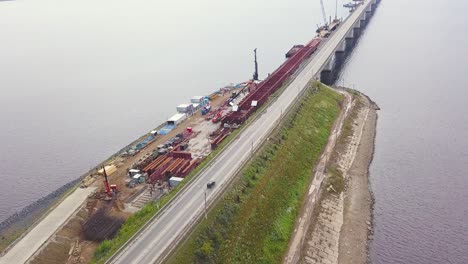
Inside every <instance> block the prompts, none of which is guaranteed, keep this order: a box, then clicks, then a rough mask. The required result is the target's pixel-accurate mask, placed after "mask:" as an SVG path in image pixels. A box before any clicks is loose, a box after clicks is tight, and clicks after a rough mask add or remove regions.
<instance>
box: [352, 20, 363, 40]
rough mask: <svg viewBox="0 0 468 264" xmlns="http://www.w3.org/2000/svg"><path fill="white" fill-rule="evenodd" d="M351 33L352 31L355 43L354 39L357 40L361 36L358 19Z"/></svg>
mask: <svg viewBox="0 0 468 264" xmlns="http://www.w3.org/2000/svg"><path fill="white" fill-rule="evenodd" d="M352 31H353V39H354V41H356V39H357V38H359V36H360V35H361V20H360V19H358V20H357V21H356V23H354V26H353V30H352Z"/></svg>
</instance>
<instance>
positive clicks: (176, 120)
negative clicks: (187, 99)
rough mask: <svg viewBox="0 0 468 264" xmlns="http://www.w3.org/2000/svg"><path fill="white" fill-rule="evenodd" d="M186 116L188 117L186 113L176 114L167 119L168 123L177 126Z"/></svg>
mask: <svg viewBox="0 0 468 264" xmlns="http://www.w3.org/2000/svg"><path fill="white" fill-rule="evenodd" d="M186 118H187V115H186V114H182V113H179V114H175V115H173V116H172V117H171V118H169V119H168V120H167V124H168V125H174V126H176V125H178V124H180V123H182V122H183V121H184V120H185V119H186Z"/></svg>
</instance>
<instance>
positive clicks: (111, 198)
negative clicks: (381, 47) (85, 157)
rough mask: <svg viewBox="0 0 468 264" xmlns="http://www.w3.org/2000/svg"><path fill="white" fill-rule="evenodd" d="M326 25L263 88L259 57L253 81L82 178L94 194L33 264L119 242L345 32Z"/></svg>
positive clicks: (195, 101) (186, 107) (200, 105)
mask: <svg viewBox="0 0 468 264" xmlns="http://www.w3.org/2000/svg"><path fill="white" fill-rule="evenodd" d="M324 20H325V25H324V26H322V27H319V29H318V30H317V36H316V37H314V38H313V39H312V40H311V41H310V42H308V43H307V44H305V45H295V46H294V47H293V48H292V49H291V50H290V51H288V52H287V54H286V60H285V62H284V63H283V64H282V65H281V66H279V67H278V69H277V70H275V71H274V72H272V73H271V74H269V75H268V77H267V78H266V79H265V80H261V81H260V80H258V64H257V54H256V50H254V55H255V57H254V63H255V71H254V74H253V78H252V79H250V80H249V81H245V82H242V83H238V84H233V85H228V86H226V87H223V88H220V89H219V90H217V91H215V92H214V93H212V94H210V95H207V96H195V97H193V98H191V100H190V103H188V104H181V105H179V106H177V108H176V109H177V114H175V115H174V116H172V117H171V118H169V119H168V120H167V122H165V123H164V124H162V125H160V126H159V127H157V128H155V129H154V130H152V131H150V132H149V133H147V134H146V135H144V136H142V137H141V138H140V139H139V140H137V141H135V142H134V143H132V144H131V145H130V146H128V147H127V148H126V149H124V150H122V151H121V152H120V153H118V155H115V156H114V158H112V159H110V160H108V161H106V162H105V163H104V164H102V166H99V167H97V168H96V169H94V170H93V171H91V172H90V173H89V174H88V175H86V176H85V177H83V179H82V181H81V184H80V186H79V188H82V189H87V188H95V191H93V192H92V193H91V195H89V196H87V198H86V199H85V202H84V203H83V206H81V207H79V208H78V210H77V211H76V212H75V213H74V214H73V215H72V216H71V217H70V218H68V220H67V221H66V222H65V223H64V224H63V225H61V226H60V228H59V230H57V231H56V232H54V233H53V235H52V237H50V238H49V239H47V242H46V243H44V244H42V245H41V246H40V248H39V249H38V250H36V251H35V254H34V256H33V257H32V258H30V261H31V263H88V262H90V260H91V259H92V257H93V255H94V252H95V250H96V248H97V246H98V245H99V244H100V243H101V242H102V241H104V240H108V239H111V238H112V237H114V236H115V234H116V233H117V232H118V230H119V229H120V227H121V226H122V224H123V223H124V222H125V220H126V219H128V217H130V216H131V215H133V214H134V213H135V212H137V211H139V210H140V209H141V208H143V207H144V205H145V204H146V203H148V202H150V201H156V200H158V199H160V198H161V197H163V196H164V195H167V194H168V193H170V192H171V191H172V190H173V188H174V187H176V186H177V185H178V184H180V183H181V182H182V181H184V179H185V178H186V177H187V176H188V175H189V174H190V173H191V172H192V171H193V170H194V169H195V168H196V167H197V166H198V165H199V164H201V163H202V161H203V160H204V159H205V158H206V157H207V156H209V155H210V153H211V152H212V151H213V150H214V149H216V148H217V147H218V146H219V145H220V144H221V143H222V142H223V141H224V140H226V138H227V137H228V136H229V135H230V134H231V133H232V132H233V131H234V130H236V129H239V128H240V127H241V126H242V125H243V124H244V123H245V122H246V121H247V120H248V119H249V117H251V116H252V114H253V113H254V112H255V111H257V110H258V109H259V108H261V107H262V106H263V105H265V104H266V103H267V102H268V101H269V100H270V99H271V96H272V95H273V94H274V93H275V92H277V91H279V90H280V88H281V87H283V85H285V84H286V83H287V82H288V81H289V80H290V79H291V77H292V76H293V75H294V73H295V72H296V71H297V70H298V69H300V67H301V65H303V64H304V63H305V62H306V61H308V60H309V59H310V57H311V56H312V54H313V53H314V52H315V51H316V50H317V49H318V48H319V46H320V44H321V43H323V42H324V41H326V39H325V38H326V37H328V36H329V35H330V32H332V31H334V30H335V29H336V28H337V27H338V26H339V24H340V20H337V19H336V18H335V20H333V21H331V19H330V23H328V22H327V19H326V17H325V16H324Z"/></svg>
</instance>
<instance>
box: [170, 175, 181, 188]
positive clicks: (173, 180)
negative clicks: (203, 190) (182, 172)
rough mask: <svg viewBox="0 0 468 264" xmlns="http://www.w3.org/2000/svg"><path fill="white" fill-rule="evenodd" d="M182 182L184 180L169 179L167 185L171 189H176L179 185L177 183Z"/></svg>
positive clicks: (178, 178)
mask: <svg viewBox="0 0 468 264" xmlns="http://www.w3.org/2000/svg"><path fill="white" fill-rule="evenodd" d="M183 180H184V178H180V177H171V178H170V179H169V185H170V186H171V187H176V186H177V185H179V183H181V182H182V181H183Z"/></svg>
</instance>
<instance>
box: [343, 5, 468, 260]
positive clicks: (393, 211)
mask: <svg viewBox="0 0 468 264" xmlns="http://www.w3.org/2000/svg"><path fill="white" fill-rule="evenodd" d="M467 11H468V2H466V1H458V0H448V1H432V0H431V1H427V0H412V1H407V0H382V2H381V4H380V6H379V7H378V9H377V11H376V13H375V15H374V17H373V18H372V20H371V21H370V23H369V25H368V27H367V28H366V30H365V32H364V33H363V35H362V37H361V39H360V40H359V43H358V45H357V47H356V48H355V50H354V51H353V53H352V55H351V57H350V58H349V60H348V63H347V64H346V65H345V66H344V70H343V72H342V75H341V78H342V79H341V81H340V82H342V81H343V80H344V82H345V84H347V85H349V86H351V85H352V84H355V87H356V89H359V90H361V91H363V92H365V93H367V94H368V95H369V96H370V97H371V98H372V99H373V100H375V101H376V102H377V103H378V104H379V106H380V107H381V108H382V110H381V111H379V120H378V130H377V138H376V149H375V154H374V160H373V163H372V165H371V168H370V173H371V176H370V178H371V189H372V190H373V192H374V196H375V209H374V225H375V233H374V236H375V237H374V241H373V242H372V243H371V252H370V253H371V260H372V263H418V264H429V263H452V264H453V263H457V264H466V263H468V110H467V103H466V102H467V100H468V85H467V84H468V67H467V62H468V52H466V49H467V48H468V18H467V16H466V12H467Z"/></svg>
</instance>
